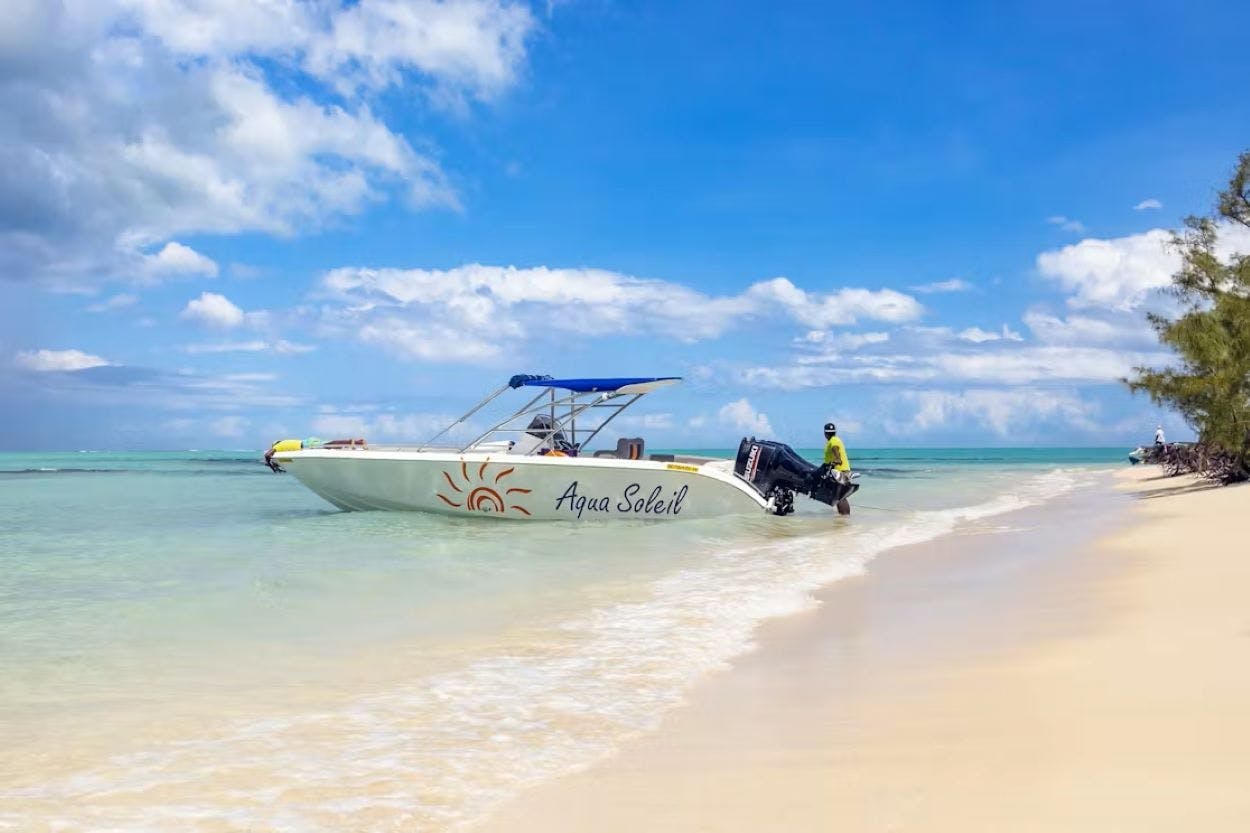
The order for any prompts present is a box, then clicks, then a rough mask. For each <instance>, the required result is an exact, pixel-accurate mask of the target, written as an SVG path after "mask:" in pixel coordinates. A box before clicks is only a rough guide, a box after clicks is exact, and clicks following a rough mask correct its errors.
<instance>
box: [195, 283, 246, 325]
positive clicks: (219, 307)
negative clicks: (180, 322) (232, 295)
mask: <svg viewBox="0 0 1250 833" xmlns="http://www.w3.org/2000/svg"><path fill="white" fill-rule="evenodd" d="M179 317H180V318H184V319H186V320H188V321H194V322H196V323H197V324H204V325H206V326H209V327H221V328H224V329H229V328H231V327H237V326H239V325H240V324H242V323H243V322H244V320H246V315H245V314H244V312H243V310H241V309H240V308H239V307H237V306H235V305H234V303H233V302H231V300H230V299H229V298H227V297H226V296H225V295H218V294H217V293H216V292H202V293H200V297H198V298H195V299H193V300H190V301H188V302H187V305H186V307H184V308H183V310H182V313H181V315H180V316H179Z"/></svg>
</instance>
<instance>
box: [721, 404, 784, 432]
mask: <svg viewBox="0 0 1250 833" xmlns="http://www.w3.org/2000/svg"><path fill="white" fill-rule="evenodd" d="M716 419H717V420H718V421H719V422H720V423H721V425H727V426H729V427H730V428H734V429H736V430H738V431H741V432H742V433H744V434H751V435H754V436H756V437H763V436H770V435H771V434H772V433H773V426H772V423H770V422H769V421H768V416H767V415H766V414H764V413H762V412H760V411H757V410H755V406H753V405H752V404H751V402H750V401H749V400H748V399H747V398H746V397H743V398H742V399H738V400H736V401H734V402H730V403H728V404H726V405H725V406H724V407H722V408H721V409H720V410H719V411H717V412H716Z"/></svg>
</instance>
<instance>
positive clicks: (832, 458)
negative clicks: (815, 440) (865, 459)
mask: <svg viewBox="0 0 1250 833" xmlns="http://www.w3.org/2000/svg"><path fill="white" fill-rule="evenodd" d="M825 462H826V463H828V464H829V465H831V466H833V470H834V471H850V470H851V458H850V457H848V456H846V446H845V445H844V444H843V442H842V438H841V437H839V436H838V426H836V425H834V424H833V423H832V422H826V423H825Z"/></svg>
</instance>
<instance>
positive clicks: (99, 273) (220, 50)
mask: <svg viewBox="0 0 1250 833" xmlns="http://www.w3.org/2000/svg"><path fill="white" fill-rule="evenodd" d="M536 26H537V24H536V21H535V20H534V18H533V15H532V13H531V12H530V11H529V9H528V7H527V6H526V5H524V4H522V3H518V2H511V0H448V1H447V2H438V1H437V0H361V2H357V3H339V2H295V0H272V2H255V1H254V0H96V2H91V3H85V2H75V3H68V4H63V3H52V2H48V3H31V2H26V3H22V4H19V6H18V8H17V9H16V10H15V9H6V14H5V16H4V20H3V21H0V61H2V62H3V65H4V66H5V76H6V78H8V79H11V81H10V83H6V84H3V85H0V111H2V112H4V113H5V118H4V119H3V120H0V275H3V276H6V277H10V278H21V279H26V278H33V279H35V280H40V281H43V282H45V283H49V284H52V285H58V286H66V287H74V286H82V285H85V284H90V283H92V282H98V281H100V280H136V281H152V280H156V279H159V278H160V277H164V276H166V275H168V274H170V273H172V274H175V275H176V274H188V273H191V274H215V273H216V270H217V266H216V264H215V263H212V262H211V261H209V260H208V259H207V258H204V256H203V255H199V254H198V253H195V252H192V251H191V250H190V249H187V248H186V247H185V246H182V244H177V243H175V242H174V241H173V239H172V238H174V237H176V236H178V235H184V234H232V233H236V232H241V231H260V232H267V233H276V234H291V233H294V232H296V231H297V230H298V231H301V232H303V231H307V230H309V229H315V228H317V227H319V226H321V225H323V224H325V223H327V222H332V221H333V220H334V219H335V218H337V217H339V216H342V215H344V214H351V213H355V212H358V211H360V210H362V209H363V208H364V207H366V206H368V205H370V204H373V203H375V202H377V201H380V200H384V199H389V198H390V197H392V196H394V195H404V196H406V198H407V200H408V201H409V202H410V203H412V204H414V205H417V206H427V205H441V206H451V207H455V206H456V205H457V197H456V194H455V191H454V189H453V187H452V185H451V183H450V179H449V177H448V176H447V175H446V174H445V173H444V171H443V169H442V168H441V166H440V165H439V163H438V162H436V161H435V155H436V151H430V152H422V151H418V150H416V149H414V146H413V144H410V141H409V139H407V138H406V137H405V136H404V135H402V134H401V133H400V132H399V131H398V130H395V129H392V128H391V127H390V126H388V125H387V124H386V123H385V122H384V121H383V119H382V118H381V117H380V116H379V115H378V114H377V112H376V110H377V109H378V108H376V107H375V106H374V105H373V102H374V101H375V100H376V99H377V98H378V96H379V95H380V94H381V93H382V92H383V91H384V88H385V89H388V90H395V89H402V90H403V93H401V95H403V97H405V98H406V99H407V100H412V98H413V97H412V96H411V93H412V92H413V91H416V92H418V93H425V94H426V96H427V98H426V101H427V104H431V103H455V102H459V104H457V106H458V107H460V109H463V108H464V107H465V106H467V105H466V104H465V103H464V102H466V101H468V100H482V101H485V100H489V99H492V98H494V97H496V96H498V95H499V94H500V93H502V92H503V91H505V90H507V89H508V88H509V87H511V86H512V85H513V84H514V83H515V81H516V78H517V77H518V74H519V72H520V69H521V67H522V65H523V63H524V60H525V44H526V41H527V40H528V39H529V38H530V37H531V36H532V34H533V32H534V31H535V29H536ZM408 106H411V105H408ZM170 246H173V247H174V248H170Z"/></svg>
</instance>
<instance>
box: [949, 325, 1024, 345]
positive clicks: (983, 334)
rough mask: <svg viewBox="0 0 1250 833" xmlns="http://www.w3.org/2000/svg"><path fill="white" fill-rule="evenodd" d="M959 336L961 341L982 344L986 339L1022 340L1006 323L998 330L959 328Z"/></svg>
mask: <svg viewBox="0 0 1250 833" xmlns="http://www.w3.org/2000/svg"><path fill="white" fill-rule="evenodd" d="M959 338H960V339H962V340H963V341H971V342H972V343H973V344H982V343H984V342H987V341H1023V340H1024V339H1022V338H1021V337H1020V334H1019V333H1017V332H1016V331H1015V330H1013V329H1011V328H1010V327H1008V326H1007V325H1006V324H1004V325H1003V328H1002V329H1001V330H998V331H994V330H982V329H981V328H980V327H968V328H967V329H965V330H961V331H960V333H959Z"/></svg>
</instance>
